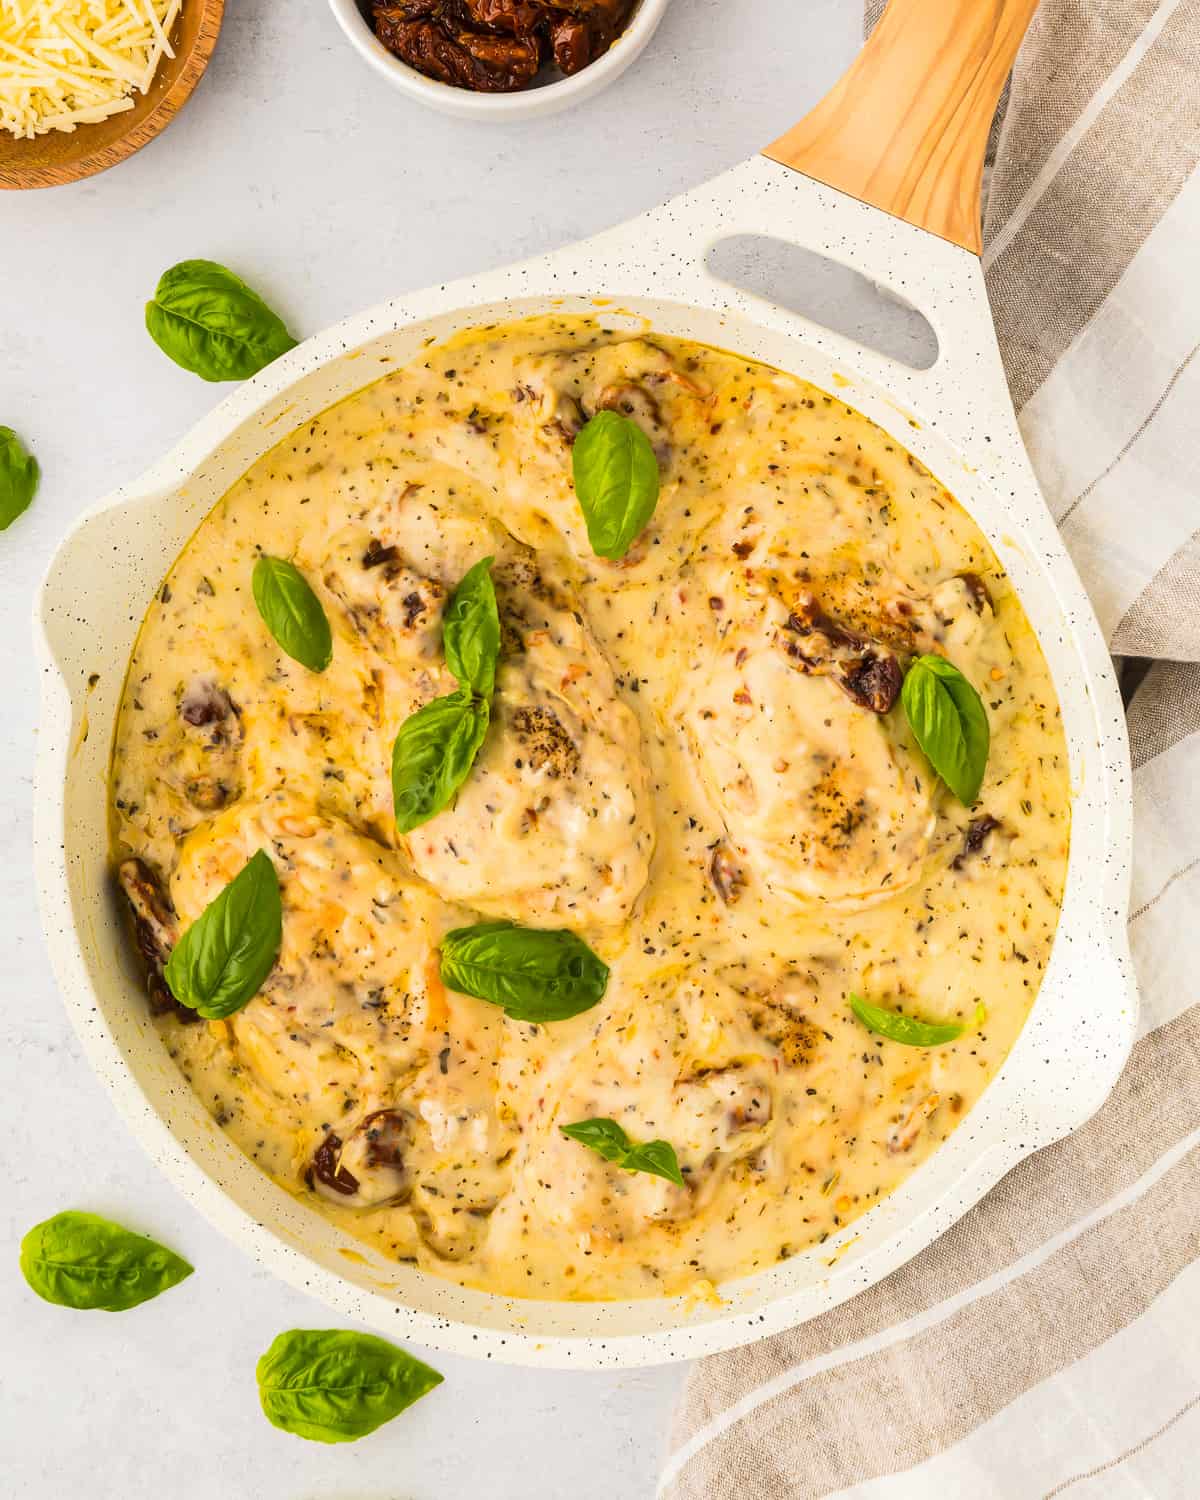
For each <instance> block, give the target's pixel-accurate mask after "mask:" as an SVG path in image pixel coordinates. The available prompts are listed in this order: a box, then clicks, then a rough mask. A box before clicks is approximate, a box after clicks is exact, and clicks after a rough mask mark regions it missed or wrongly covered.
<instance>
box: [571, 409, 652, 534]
mask: <svg viewBox="0 0 1200 1500" xmlns="http://www.w3.org/2000/svg"><path fill="white" fill-rule="evenodd" d="M571 469H572V474H573V477H574V481H575V495H576V498H577V499H578V501H579V508H580V509H581V510H582V511H583V519H584V521H585V523H586V525H587V534H588V541H589V542H590V543H591V545H592V551H593V552H594V553H595V554H596V556H597V557H607V558H609V559H611V560H614V561H615V560H616V559H618V558H622V557H624V556H625V554H626V552H628V551H629V549H630V547H631V546H632V545H633V543H634V541H636V539H637V538H638V537H639V536H640V535H641V533H642V530H643V528H644V527H645V525H646V523H647V522H648V521H649V519H650V517H651V516H652V515H653V514H654V507H655V506H656V505H657V504H658V484H659V481H658V459H657V458H655V456H654V449H653V448H652V447H651V446H650V439H649V438H648V437H647V436H646V434H645V433H644V432H643V431H642V429H641V428H640V427H639V426H638V425H637V423H636V422H634V421H632V420H631V419H630V418H629V417H625V416H622V415H621V413H620V412H619V411H598V412H597V413H596V415H595V416H594V417H592V419H591V420H590V421H589V422H587V423H585V425H584V427H583V429H582V431H581V432H580V434H579V436H578V437H577V438H576V439H575V445H574V447H573V448H572V450H571Z"/></svg>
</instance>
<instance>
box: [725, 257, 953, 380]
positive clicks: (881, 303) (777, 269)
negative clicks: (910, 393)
mask: <svg viewBox="0 0 1200 1500" xmlns="http://www.w3.org/2000/svg"><path fill="white" fill-rule="evenodd" d="M705 265H706V266H707V267H708V269H709V270H710V271H711V272H712V274H713V275H714V276H716V277H718V278H719V279H720V280H721V281H724V282H727V283H728V284H729V285H730V286H734V287H737V288H739V289H740V290H741V291H744V292H751V293H753V294H754V295H755V296H758V297H765V298H766V299H767V300H768V301H770V302H775V303H778V305H779V306H780V307H786V308H787V309H788V311H789V312H794V313H800V314H801V316H802V317H805V318H808V319H810V320H811V321H812V322H814V323H820V324H821V325H822V326H823V327H825V328H828V329H830V330H832V332H834V333H840V334H841V335H842V336H843V337H844V338H848V339H853V340H854V342H855V343H856V344H862V345H863V347H864V348H867V349H871V350H874V352H875V353H876V354H882V355H885V356H886V357H887V358H888V359H894V360H898V361H899V362H900V364H902V365H907V366H908V367H909V368H910V369H912V370H928V369H929V368H930V367H931V366H932V365H933V364H934V363H935V361H936V360H937V356H938V340H937V334H936V333H935V332H934V331H933V325H932V324H931V323H930V322H929V320H928V318H926V317H925V315H924V314H923V313H921V312H918V311H917V309H916V308H915V307H913V306H912V305H911V304H910V303H908V302H904V301H902V300H901V298H899V297H897V296H896V294H895V293H894V292H892V291H891V290H890V289H889V288H886V287H882V286H879V285H878V283H876V282H874V281H872V280H870V278H869V277H866V276H864V275H862V273H861V272H859V271H854V270H852V269H851V268H850V267H849V266H843V265H841V264H839V262H837V261H835V260H829V259H828V258H827V257H826V256H824V255H819V254H818V253H817V252H816V251H815V250H806V249H804V248H803V246H801V245H795V244H792V243H791V241H789V240H780V239H775V238H774V236H772V235H768V234H734V235H729V236H728V237H727V238H725V239H722V240H718V241H717V242H716V244H714V245H711V246H710V247H709V251H708V255H707V256H706V257H705Z"/></svg>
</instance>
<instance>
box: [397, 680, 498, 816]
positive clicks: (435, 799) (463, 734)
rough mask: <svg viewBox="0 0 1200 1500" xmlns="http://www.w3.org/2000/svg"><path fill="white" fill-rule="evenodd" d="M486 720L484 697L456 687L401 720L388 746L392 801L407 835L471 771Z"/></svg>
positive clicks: (488, 715)
mask: <svg viewBox="0 0 1200 1500" xmlns="http://www.w3.org/2000/svg"><path fill="white" fill-rule="evenodd" d="M490 718H491V708H490V706H489V704H488V701H487V699H486V698H476V697H474V696H473V695H472V694H471V693H470V692H468V691H466V690H465V689H463V688H460V689H459V690H458V692H457V693H451V694H450V695H449V696H448V697H446V698H435V699H434V700H433V702H432V703H427V704H426V705H425V707H424V708H419V709H418V710H417V711H416V713H415V714H410V715H409V717H408V718H407V719H405V721H404V723H403V724H401V726H400V732H399V734H398V735H397V736H396V740H395V743H394V744H393V746H392V805H393V807H394V808H395V813H396V827H397V828H398V829H399V830H400V832H401V833H411V832H412V830H413V829H414V828H419V827H420V825H421V824H422V823H428V822H429V820H430V818H432V817H434V816H435V814H437V813H440V812H441V811H442V809H443V808H444V807H448V806H449V804H450V802H451V801H452V800H453V798H454V794H455V793H456V792H457V791H458V789H459V787H460V786H462V784H463V782H464V781H466V779H467V777H468V776H469V775H470V774H471V767H472V766H473V765H474V764H475V757H476V755H478V754H479V747H480V745H482V744H483V741H484V738H485V737H486V735H487V731H488V722H489V719H490Z"/></svg>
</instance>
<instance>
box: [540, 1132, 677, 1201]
mask: <svg viewBox="0 0 1200 1500" xmlns="http://www.w3.org/2000/svg"><path fill="white" fill-rule="evenodd" d="M558 1128H559V1129H560V1130H561V1131H562V1133H563V1135H566V1136H570V1138H571V1139H572V1140H573V1141H580V1142H581V1143H582V1144H583V1145H585V1146H589V1147H590V1148H591V1149H592V1150H593V1151H595V1152H597V1153H598V1154H599V1155H600V1156H602V1157H603V1158H604V1160H605V1161H611V1162H615V1163H616V1164H617V1166H619V1167H621V1168H622V1169H623V1170H624V1171H626V1172H651V1173H653V1175H654V1176H655V1177H665V1178H666V1179H667V1181H668V1182H673V1183H675V1184H676V1186H678V1187H683V1185H684V1184H683V1173H682V1172H681V1171H680V1170H679V1158H678V1157H677V1156H676V1155H675V1147H674V1146H671V1145H669V1144H668V1143H667V1142H666V1141H646V1142H644V1143H643V1144H642V1145H638V1146H635V1145H634V1144H633V1142H632V1141H631V1140H630V1139H629V1137H628V1136H627V1135H626V1134H625V1132H624V1131H623V1130H622V1129H621V1127H620V1126H619V1125H618V1124H617V1122H616V1121H615V1120H578V1121H577V1122H576V1123H575V1124H574V1125H560V1126H559V1127H558Z"/></svg>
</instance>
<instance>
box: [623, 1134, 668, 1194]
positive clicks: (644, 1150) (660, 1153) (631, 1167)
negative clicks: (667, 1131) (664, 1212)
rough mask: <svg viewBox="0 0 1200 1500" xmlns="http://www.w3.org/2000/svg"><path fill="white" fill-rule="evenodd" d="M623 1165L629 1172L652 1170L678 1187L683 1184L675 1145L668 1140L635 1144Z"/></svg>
mask: <svg viewBox="0 0 1200 1500" xmlns="http://www.w3.org/2000/svg"><path fill="white" fill-rule="evenodd" d="M621 1165H622V1166H623V1167H624V1168H625V1170H626V1171H627V1172H652V1173H653V1174H654V1176H655V1177H665V1178H666V1179H667V1181H668V1182H673V1183H674V1184H675V1185H676V1187H682V1186H683V1173H682V1172H681V1171H680V1170H679V1158H678V1157H677V1156H676V1155H675V1147H674V1146H671V1145H669V1144H668V1143H667V1142H666V1141H646V1142H645V1143H644V1144H643V1145H641V1146H634V1147H633V1149H632V1150H631V1151H629V1152H628V1153H627V1154H626V1157H625V1160H624V1161H623V1162H622V1163H621Z"/></svg>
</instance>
